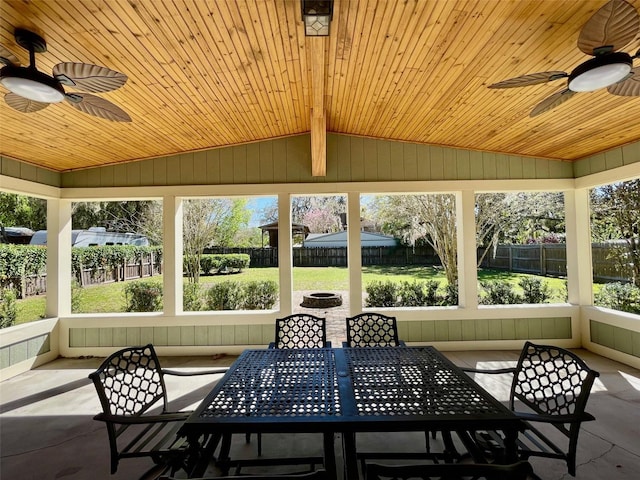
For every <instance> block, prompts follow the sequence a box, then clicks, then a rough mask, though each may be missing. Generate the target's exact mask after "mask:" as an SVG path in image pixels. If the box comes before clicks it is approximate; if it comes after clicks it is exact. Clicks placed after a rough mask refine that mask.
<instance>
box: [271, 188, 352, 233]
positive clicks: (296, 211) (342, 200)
mask: <svg viewBox="0 0 640 480" xmlns="http://www.w3.org/2000/svg"><path fill="white" fill-rule="evenodd" d="M346 209H347V199H346V197H344V196H342V195H330V196H325V195H304V196H302V195H300V196H298V195H296V196H293V197H291V221H292V222H294V223H302V224H304V225H307V224H306V223H305V217H306V216H307V215H311V216H310V217H309V218H308V219H307V220H309V221H313V222H316V221H317V220H318V219H320V218H321V217H324V218H323V220H322V222H320V224H319V226H318V228H320V230H317V231H318V232H324V231H326V230H327V228H328V229H329V231H336V230H334V228H339V229H340V228H342V227H341V223H340V214H343V213H345V212H346ZM312 212H315V213H312ZM318 212H322V214H318ZM260 213H261V218H262V221H263V222H264V223H271V222H276V221H278V204H277V203H273V204H271V205H267V206H266V207H264V208H263V209H262V211H261V212H260ZM327 219H330V220H327ZM334 222H335V223H336V225H338V227H333V224H334ZM307 226H309V229H310V230H311V231H316V230H313V229H312V228H311V226H310V225H307Z"/></svg>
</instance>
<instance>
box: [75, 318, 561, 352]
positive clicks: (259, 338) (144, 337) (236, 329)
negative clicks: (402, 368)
mask: <svg viewBox="0 0 640 480" xmlns="http://www.w3.org/2000/svg"><path fill="white" fill-rule="evenodd" d="M398 334H399V336H400V338H402V339H403V340H405V341H407V342H452V341H479V340H530V339H545V338H547V339H552V338H555V339H558V338H562V339H570V338H571V318H569V317H559V318H519V319H512V318H511V319H490V320H487V319H481V320H439V321H437V320H436V321H434V320H424V321H399V322H398ZM272 341H273V325H270V324H259V325H188V326H168V327H104V328H83V327H78V328H71V329H69V346H70V347H71V348H86V347H125V346H127V345H144V344H147V343H153V344H154V345H158V346H224V345H267V344H268V343H269V342H272Z"/></svg>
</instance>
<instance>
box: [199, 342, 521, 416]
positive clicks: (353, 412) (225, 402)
mask: <svg viewBox="0 0 640 480" xmlns="http://www.w3.org/2000/svg"><path fill="white" fill-rule="evenodd" d="M197 416H198V418H200V419H202V420H204V421H207V419H209V420H215V421H236V422H237V421H240V422H243V421H245V420H246V421H250V419H252V418H253V419H256V420H257V419H261V420H266V421H276V422H277V421H278V419H279V418H280V419H284V418H289V419H291V420H294V419H297V420H305V419H306V420H305V421H311V420H312V419H318V420H321V421H325V422H326V421H331V420H334V421H339V422H341V421H344V420H347V419H348V418H349V419H352V420H355V421H360V420H364V419H365V418H366V419H370V420H373V421H379V420H383V419H385V418H386V419H388V420H391V419H394V418H395V419H396V421H399V420H401V419H403V418H405V419H407V420H409V419H410V418H422V419H424V420H427V419H431V420H436V421H437V420H438V419H441V420H444V419H445V418H446V419H449V420H462V419H465V420H471V419H475V420H480V419H483V418H484V419H495V420H498V419H506V420H509V419H513V418H514V417H513V414H511V413H510V412H509V411H508V410H507V409H506V408H505V407H504V406H503V405H502V404H500V402H498V401H497V400H496V399H495V398H493V397H491V395H489V394H488V393H487V392H485V391H484V390H482V389H480V388H478V386H477V385H476V384H475V383H474V382H473V380H472V379H470V378H469V377H467V375H466V374H464V373H463V372H461V371H460V370H459V369H458V368H457V367H455V366H454V365H453V364H452V363H451V362H449V361H448V360H447V359H446V358H445V357H444V356H442V355H441V354H440V353H439V352H438V351H437V350H436V349H434V348H432V347H367V348H343V349H330V348H313V349H291V350H281V349H268V350H246V351H245V352H243V354H242V355H241V356H240V358H239V359H238V361H236V363H235V364H234V365H233V367H232V368H231V370H230V371H229V372H228V373H227V375H226V376H225V378H224V379H223V380H221V381H220V383H219V384H218V385H217V387H215V388H214V390H213V391H212V393H211V394H210V395H209V396H208V397H207V399H205V401H204V402H203V403H202V404H201V410H200V409H199V413H197ZM357 419H359V420H357Z"/></svg>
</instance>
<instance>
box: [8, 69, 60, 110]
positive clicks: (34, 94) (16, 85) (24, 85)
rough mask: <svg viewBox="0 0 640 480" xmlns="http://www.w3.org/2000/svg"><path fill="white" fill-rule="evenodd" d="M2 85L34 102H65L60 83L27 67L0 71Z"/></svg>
mask: <svg viewBox="0 0 640 480" xmlns="http://www.w3.org/2000/svg"><path fill="white" fill-rule="evenodd" d="M0 83H2V85H3V86H4V87H5V88H6V89H7V90H9V91H10V92H13V93H15V94H16V95H20V96H21V97H23V98H27V99H29V100H33V101H34V102H41V103H59V102H61V101H62V100H64V88H62V85H60V82H58V81H57V80H56V79H54V78H53V77H50V76H48V75H45V74H44V73H41V72H38V71H33V70H30V69H28V68H26V67H15V66H6V67H4V68H3V69H2V70H0Z"/></svg>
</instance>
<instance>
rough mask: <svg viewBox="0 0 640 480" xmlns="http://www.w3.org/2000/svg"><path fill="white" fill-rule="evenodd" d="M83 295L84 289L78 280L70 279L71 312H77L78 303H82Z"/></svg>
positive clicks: (78, 309)
mask: <svg viewBox="0 0 640 480" xmlns="http://www.w3.org/2000/svg"><path fill="white" fill-rule="evenodd" d="M83 296H84V289H83V288H82V285H80V282H78V281H77V280H75V279H74V280H72V281H71V312H72V313H74V312H79V311H80V305H81V304H82V297H83Z"/></svg>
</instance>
